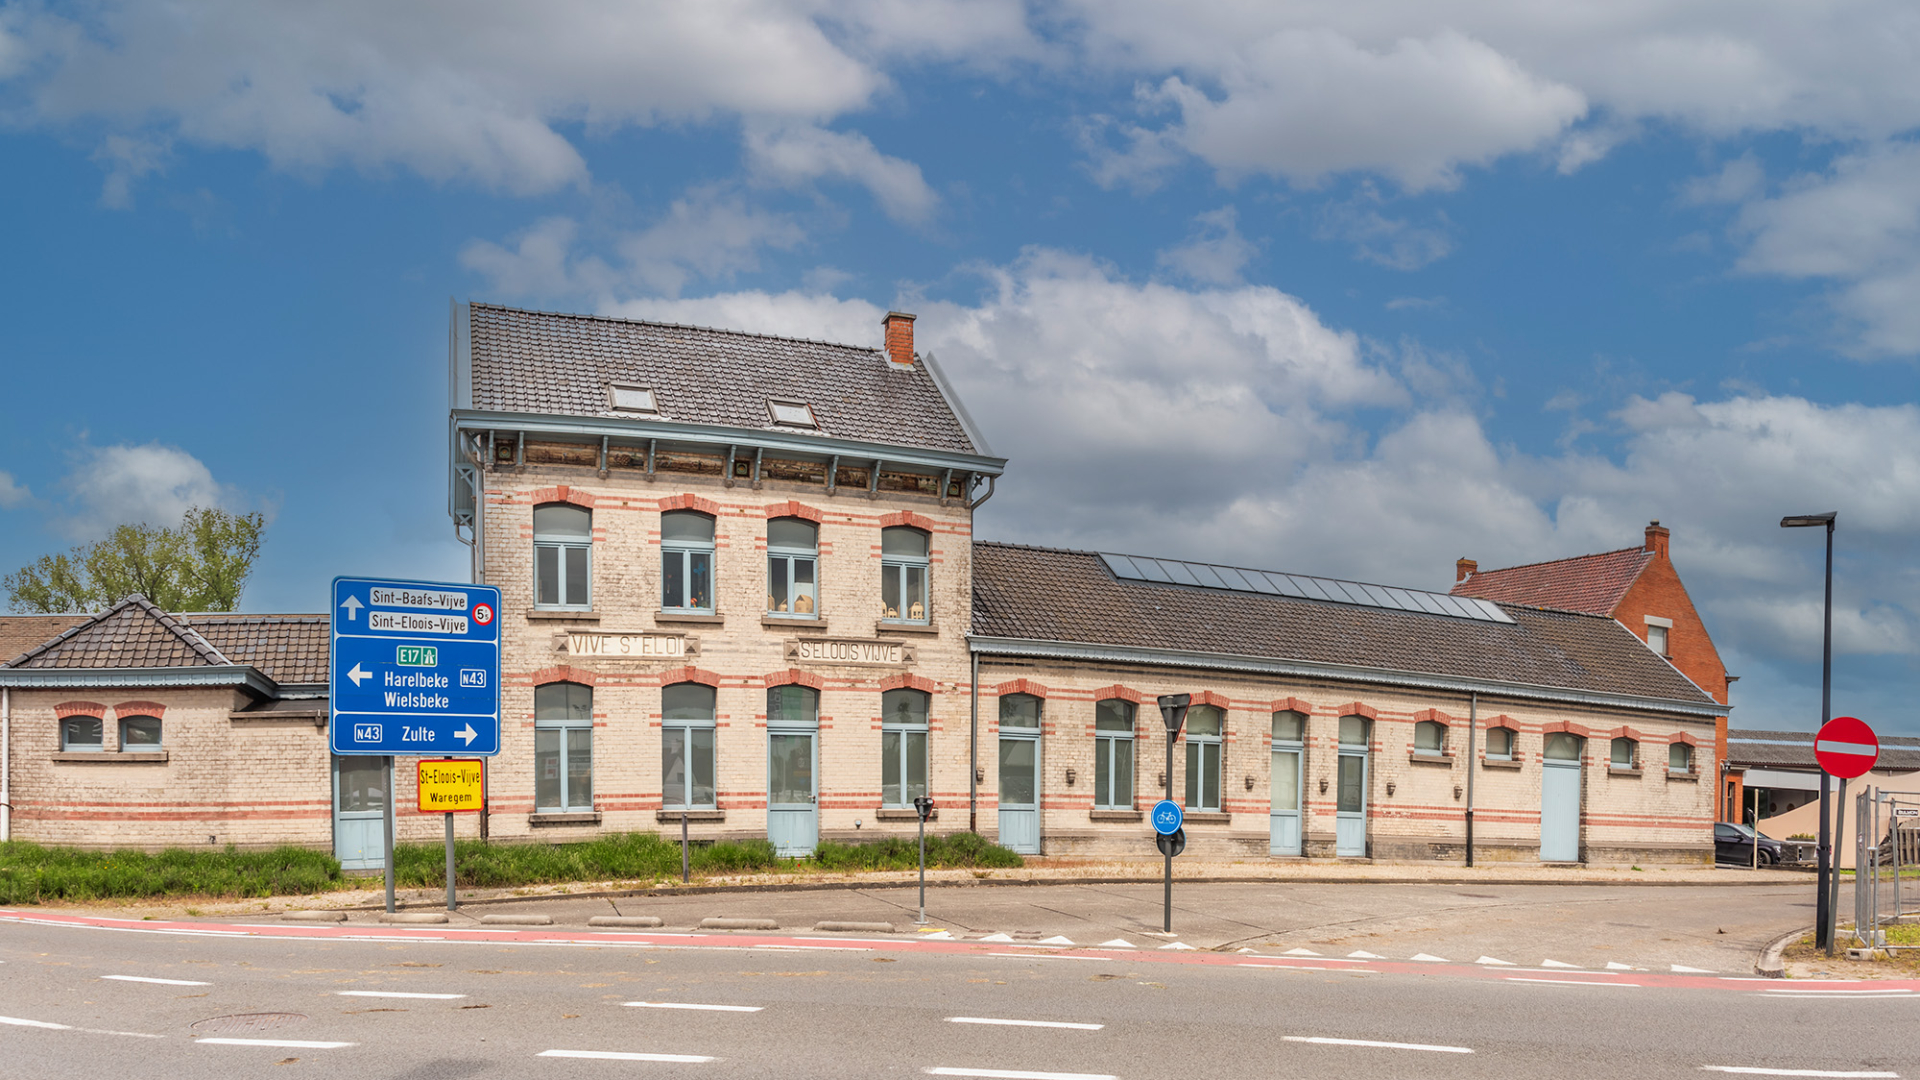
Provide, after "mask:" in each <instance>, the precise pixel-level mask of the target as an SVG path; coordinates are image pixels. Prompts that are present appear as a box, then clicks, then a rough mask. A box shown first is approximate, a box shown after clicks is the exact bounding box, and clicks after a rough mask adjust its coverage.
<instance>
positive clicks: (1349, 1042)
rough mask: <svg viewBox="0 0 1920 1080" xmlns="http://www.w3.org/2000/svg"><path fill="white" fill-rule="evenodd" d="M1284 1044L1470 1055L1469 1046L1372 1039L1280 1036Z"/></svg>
mask: <svg viewBox="0 0 1920 1080" xmlns="http://www.w3.org/2000/svg"><path fill="white" fill-rule="evenodd" d="M1280 1038H1281V1039H1282V1040H1284V1041H1286V1042H1299V1043H1318V1044H1321V1045H1324V1046H1370V1047H1374V1048H1376V1049H1380V1050H1429V1051H1432V1052H1433V1053H1436V1054H1471V1053H1473V1048H1472V1047H1470V1046H1434V1045H1431V1044H1428V1043H1402V1042H1376V1041H1375V1040H1373V1039H1328V1038H1323V1037H1321V1036H1318V1035H1282V1036H1280Z"/></svg>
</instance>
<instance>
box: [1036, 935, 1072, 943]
mask: <svg viewBox="0 0 1920 1080" xmlns="http://www.w3.org/2000/svg"><path fill="white" fill-rule="evenodd" d="M1040 944H1042V945H1071V944H1073V939H1072V938H1070V937H1065V936H1062V935H1060V934H1055V935H1053V936H1052V937H1050V938H1041V939H1040Z"/></svg>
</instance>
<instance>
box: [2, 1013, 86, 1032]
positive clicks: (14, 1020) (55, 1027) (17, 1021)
mask: <svg viewBox="0 0 1920 1080" xmlns="http://www.w3.org/2000/svg"><path fill="white" fill-rule="evenodd" d="M0 1024H11V1025H13V1026H14V1027H31V1028H46V1029H47V1030H49V1031H72V1030H73V1029H72V1028H71V1027H68V1026H67V1025H65V1024H55V1023H52V1022H50V1021H46V1020H23V1019H21V1018H20V1017H18V1016H0Z"/></svg>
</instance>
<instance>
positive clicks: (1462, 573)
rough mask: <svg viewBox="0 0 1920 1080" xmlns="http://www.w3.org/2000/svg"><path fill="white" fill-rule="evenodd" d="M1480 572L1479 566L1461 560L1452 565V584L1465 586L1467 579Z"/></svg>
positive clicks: (1469, 561) (1469, 560) (1467, 560)
mask: <svg viewBox="0 0 1920 1080" xmlns="http://www.w3.org/2000/svg"><path fill="white" fill-rule="evenodd" d="M1479 572H1480V564H1479V563H1477V562H1475V561H1473V560H1472V559H1461V560H1460V561H1459V562H1456V563H1454V564H1453V583H1454V584H1455V585H1465V584H1466V583H1467V579H1468V578H1470V577H1472V576H1473V575H1475V574H1477V573H1479Z"/></svg>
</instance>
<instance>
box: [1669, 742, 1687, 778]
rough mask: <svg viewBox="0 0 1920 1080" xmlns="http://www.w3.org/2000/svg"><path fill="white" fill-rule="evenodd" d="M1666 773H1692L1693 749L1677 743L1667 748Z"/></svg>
mask: <svg viewBox="0 0 1920 1080" xmlns="http://www.w3.org/2000/svg"><path fill="white" fill-rule="evenodd" d="M1667 771H1668V772H1677V773H1690V772H1692V771H1693V747H1691V746H1688V745H1687V744H1686V743H1683V742H1677V743H1673V744H1671V745H1669V746H1668V747H1667Z"/></svg>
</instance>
